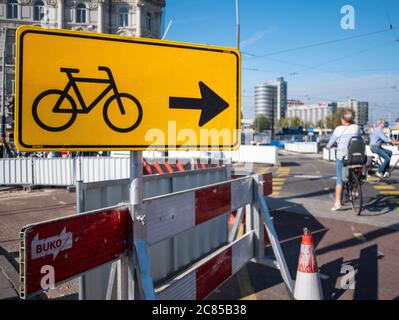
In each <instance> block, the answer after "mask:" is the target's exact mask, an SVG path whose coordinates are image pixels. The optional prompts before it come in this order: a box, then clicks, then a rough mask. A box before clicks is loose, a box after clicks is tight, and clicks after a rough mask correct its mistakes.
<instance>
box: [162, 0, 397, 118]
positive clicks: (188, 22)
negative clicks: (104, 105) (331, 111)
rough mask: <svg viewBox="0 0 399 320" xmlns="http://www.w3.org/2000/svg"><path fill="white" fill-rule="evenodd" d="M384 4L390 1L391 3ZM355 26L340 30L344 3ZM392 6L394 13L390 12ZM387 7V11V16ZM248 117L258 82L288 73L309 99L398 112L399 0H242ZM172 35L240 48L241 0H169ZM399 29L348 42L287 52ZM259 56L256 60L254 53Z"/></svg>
mask: <svg viewBox="0 0 399 320" xmlns="http://www.w3.org/2000/svg"><path fill="white" fill-rule="evenodd" d="M384 3H385V5H384ZM344 5H352V6H353V7H354V9H355V29H354V30H343V29H342V28H341V24H340V22H341V18H342V17H343V14H341V12H340V11H341V7H342V6H344ZM385 7H386V8H387V10H385ZM387 12H388V13H387ZM240 18H241V51H242V53H243V77H242V85H243V93H242V96H243V99H242V100H243V107H244V117H246V118H253V116H254V108H253V105H254V97H253V95H254V94H253V92H254V86H255V85H256V84H257V83H260V82H263V81H266V80H271V79H275V78H277V77H279V76H284V77H285V78H286V80H287V82H288V97H289V98H291V99H301V100H303V101H304V102H309V103H312V102H319V101H330V100H346V99H347V98H354V99H359V100H366V101H369V102H370V116H372V118H373V120H376V119H377V118H379V117H388V114H389V112H391V117H392V118H397V117H399V41H396V42H395V37H396V39H399V0H302V1H300V0H278V1H276V0H240ZM164 20H165V21H164V27H165V28H166V26H167V25H168V23H169V21H170V20H172V21H173V22H172V25H171V28H170V30H169V32H168V34H167V35H166V39H168V40H175V41H183V42H193V43H203V44H211V45H219V46H226V47H235V45H236V44H235V0H166V9H165V17H164ZM390 23H391V24H392V25H393V26H394V27H396V28H398V29H396V30H394V31H395V33H396V34H394V32H391V31H387V32H382V33H378V34H374V35H370V36H366V37H361V38H356V39H351V40H348V41H343V42H338V43H332V44H328V45H324V46H318V47H313V48H308V49H301V50H294V51H289V52H285V53H280V54H277V55H268V56H265V57H259V56H262V55H266V54H269V53H275V52H277V51H280V50H285V49H291V48H297V47H300V46H304V45H309V44H314V43H319V42H324V41H329V40H336V39H341V38H347V37H352V36H357V35H363V34H366V33H372V32H376V31H381V30H384V29H388V28H389V25H390ZM254 56H256V58H254Z"/></svg>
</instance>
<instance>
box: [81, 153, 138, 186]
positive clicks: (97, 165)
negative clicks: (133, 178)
mask: <svg viewBox="0 0 399 320" xmlns="http://www.w3.org/2000/svg"><path fill="white" fill-rule="evenodd" d="M76 161H77V162H78V163H79V166H80V171H79V170H78V173H79V172H81V177H80V178H81V179H79V175H77V177H76V179H78V180H81V181H83V182H85V183H89V182H95V181H107V180H118V179H128V178H129V175H130V168H129V158H111V157H100V158H96V157H92V158H81V159H77V160H76Z"/></svg>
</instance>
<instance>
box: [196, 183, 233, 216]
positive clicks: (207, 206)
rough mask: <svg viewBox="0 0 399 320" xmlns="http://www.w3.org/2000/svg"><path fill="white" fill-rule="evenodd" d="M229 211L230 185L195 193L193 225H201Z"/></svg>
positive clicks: (226, 184)
mask: <svg viewBox="0 0 399 320" xmlns="http://www.w3.org/2000/svg"><path fill="white" fill-rule="evenodd" d="M230 211H231V185H230V183H225V184H221V185H218V186H214V187H209V188H204V189H201V190H197V191H195V224H200V223H203V222H205V221H208V220H210V219H212V218H215V217H217V216H219V215H221V214H224V213H227V212H230Z"/></svg>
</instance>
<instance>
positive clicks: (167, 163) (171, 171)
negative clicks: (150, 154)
mask: <svg viewBox="0 0 399 320" xmlns="http://www.w3.org/2000/svg"><path fill="white" fill-rule="evenodd" d="M165 168H166V170H168V172H169V173H173V172H175V171H174V170H173V168H172V166H171V165H170V164H169V162H165Z"/></svg>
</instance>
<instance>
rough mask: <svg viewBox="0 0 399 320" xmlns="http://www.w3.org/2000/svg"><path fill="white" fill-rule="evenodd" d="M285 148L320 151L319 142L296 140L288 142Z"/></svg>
mask: <svg viewBox="0 0 399 320" xmlns="http://www.w3.org/2000/svg"><path fill="white" fill-rule="evenodd" d="M284 148H285V150H287V151H293V152H298V153H318V151H319V146H318V143H317V142H294V143H286V144H285V145H284Z"/></svg>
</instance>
